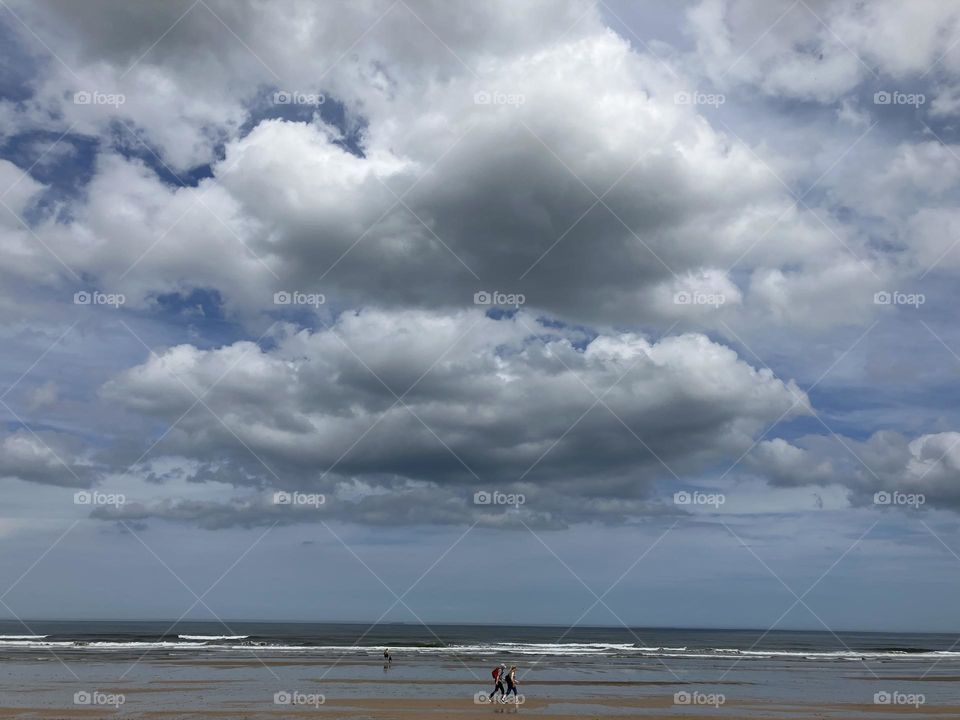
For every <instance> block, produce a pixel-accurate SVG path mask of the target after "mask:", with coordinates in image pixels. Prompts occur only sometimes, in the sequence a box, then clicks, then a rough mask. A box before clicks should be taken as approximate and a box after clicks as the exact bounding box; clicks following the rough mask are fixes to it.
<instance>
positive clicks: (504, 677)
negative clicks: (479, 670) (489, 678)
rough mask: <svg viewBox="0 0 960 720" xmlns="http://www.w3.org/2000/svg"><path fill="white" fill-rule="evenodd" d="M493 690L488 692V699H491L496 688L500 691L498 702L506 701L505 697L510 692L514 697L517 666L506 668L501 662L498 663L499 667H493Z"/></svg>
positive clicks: (495, 692) (515, 694) (515, 695)
mask: <svg viewBox="0 0 960 720" xmlns="http://www.w3.org/2000/svg"><path fill="white" fill-rule="evenodd" d="M491 674H492V675H493V682H494V686H493V692H492V693H490V700H491V701H492V700H493V696H494V695H496V694H497V690H499V691H500V702H506V700H507V698H508V697H509V696H510V693H513V696H514V697H517V666H516V665H514V666H513V667H511V668H510V670H507V666H506V665H504V664H503V663H500V666H499V667H495V668H494V669H493V672H492V673H491Z"/></svg>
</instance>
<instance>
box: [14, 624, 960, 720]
mask: <svg viewBox="0 0 960 720" xmlns="http://www.w3.org/2000/svg"><path fill="white" fill-rule="evenodd" d="M32 626H33V625H32ZM70 627H71V632H73V634H75V635H78V636H79V635H83V633H81V632H80V630H83V631H86V634H85V635H83V637H86V638H88V639H86V640H76V639H74V640H70V639H65V638H67V636H68V632H67V631H66V630H65V629H64V627H63V626H62V625H61V626H57V627H55V628H53V630H55V631H56V632H51V633H50V634H48V635H47V636H46V637H40V636H39V635H36V636H32V637H28V636H24V635H19V636H18V635H13V634H8V635H4V636H3V638H4V639H0V671H2V677H3V693H2V702H0V717H20V718H91V717H139V718H158V719H166V718H186V717H224V718H251V719H255V718H283V717H312V716H316V717H323V718H345V719H346V718H384V719H386V718H411V719H413V718H435V719H436V720H447V719H449V720H453V719H457V718H474V717H488V716H499V715H511V714H517V715H528V716H532V717H538V718H548V719H550V718H554V719H557V720H559V719H561V718H572V717H588V718H604V717H611V718H612V717H618V718H619V717H645V718H675V719H676V718H679V719H683V718H694V717H730V718H733V717H737V718H743V717H749V718H757V719H766V718H769V719H771V720H772V719H774V718H848V717H849V718H856V717H887V716H895V715H909V716H910V717H914V718H924V717H930V718H934V717H955V716H957V715H958V714H960V706H958V704H957V702H956V693H955V687H956V683H957V682H958V680H960V656H958V654H957V653H954V652H953V651H952V650H947V649H946V648H948V647H949V645H948V644H947V643H948V641H949V640H950V638H949V636H933V635H931V636H916V635H914V636H894V635H884V634H879V633H874V634H857V635H850V636H848V637H846V638H842V639H841V642H844V643H847V644H858V646H859V647H861V648H863V649H860V650H854V649H851V650H847V649H836V647H834V646H835V645H836V644H837V642H838V641H837V639H836V638H831V637H830V635H829V634H828V633H770V634H768V635H766V636H763V639H762V641H761V642H759V643H758V642H757V639H758V638H759V637H761V634H760V633H758V632H754V633H748V632H746V631H744V632H739V633H737V632H731V633H717V632H714V633H713V634H710V632H709V631H679V630H677V631H669V630H668V631H664V630H629V631H628V630H624V629H614V628H607V629H577V630H576V631H575V632H569V635H574V636H575V638H574V641H573V642H570V640H571V638H570V637H569V636H568V637H566V638H563V640H562V641H559V642H557V641H556V640H557V637H558V636H559V634H560V633H562V632H563V631H562V630H558V629H556V628H506V629H503V628H491V627H479V628H478V627H470V626H444V627H439V628H437V629H436V630H435V629H433V628H431V629H425V628H423V627H416V626H388V627H382V628H375V629H374V630H372V631H371V629H370V628H369V626H363V625H359V624H358V625H335V624H330V625H316V626H310V625H296V626H292V627H291V626H282V625H278V626H276V627H275V629H274V636H273V637H272V638H270V639H266V638H265V636H264V633H265V632H266V631H267V630H268V629H270V628H273V627H274V626H271V625H248V626H239V627H240V628H242V629H247V630H250V633H251V634H239V635H231V636H224V635H215V634H210V631H211V629H212V626H211V625H210V624H207V625H203V626H200V627H195V628H191V629H190V630H191V632H183V628H178V630H179V632H178V633H177V634H176V635H173V634H166V635H163V636H161V637H159V638H157V639H154V640H146V639H144V637H145V633H147V632H157V628H158V627H160V624H153V625H150V624H140V625H136V626H130V625H126V626H124V625H123V624H113V625H111V624H104V623H100V624H98V625H95V626H83V625H82V624H79V625H78V624H73V625H72V626H70ZM231 628H233V629H237V628H238V625H235V624H231ZM46 629H48V630H50V629H51V627H49V626H48V627H47V628H46ZM364 631H366V632H367V636H366V638H365V640H366V639H369V641H368V642H365V643H362V644H361V643H357V642H356V640H354V642H352V643H351V644H343V645H338V644H331V643H340V642H343V641H344V639H345V638H350V637H355V636H357V635H358V634H360V633H362V632H364ZM57 632H59V634H56V633H57ZM255 632H256V633H257V634H254V633H255ZM641 632H642V633H644V634H645V635H647V636H648V637H650V638H651V639H656V640H669V641H672V642H677V641H681V640H683V641H687V642H688V643H689V642H690V641H691V640H693V639H697V638H701V639H703V640H705V641H706V642H705V643H704V645H711V644H715V643H716V642H717V641H718V640H725V641H726V642H728V643H730V644H731V645H736V644H740V645H746V644H747V641H750V642H751V643H753V644H755V645H757V646H758V647H762V649H760V650H747V647H749V646H747V647H743V648H737V647H729V648H720V647H714V648H712V651H711V650H709V649H708V648H707V647H693V646H691V645H690V644H688V645H667V644H664V645H662V646H658V647H648V646H643V645H638V644H636V643H629V642H610V640H614V639H619V640H628V639H632V638H631V637H630V636H631V635H633V634H637V633H641ZM435 634H438V635H442V636H444V637H446V638H449V639H450V641H449V642H446V641H444V642H437V638H436V637H435V636H434V635H435ZM498 634H502V635H504V636H510V635H513V636H519V637H520V638H521V639H523V640H525V642H512V641H509V640H504V641H501V642H499V643H498V642H494V641H492V640H490V639H489V638H491V637H495V636H497V635H498ZM371 636H372V638H371ZM771 636H773V637H772V639H771ZM548 637H552V638H553V640H554V641H553V642H550V641H545V640H546V639H547V638H548ZM97 638H100V639H97ZM103 638H110V639H103ZM254 638H256V639H254ZM386 638H392V639H394V640H396V639H403V640H404V641H405V642H406V643H407V644H406V645H402V644H397V643H393V644H392V645H391V646H390V647H391V654H392V656H393V658H394V659H393V661H392V662H391V663H389V664H385V663H384V661H383V657H382V652H383V649H384V648H383V646H381V644H380V641H382V640H384V639H386ZM482 638H487V639H486V640H484V639H482ZM924 642H925V643H926V644H927V647H917V645H918V644H919V643H924ZM268 643H269V644H268ZM310 643H312V644H310ZM831 643H832V644H831ZM801 646H803V647H801ZM817 646H820V647H819V649H815V648H816V647H817ZM852 647H853V645H851V648H852ZM938 647H939V648H941V649H937V648H938ZM790 648H792V649H790ZM748 653H749V654H748ZM501 661H502V662H505V663H507V665H508V666H510V665H517V677H518V679H519V683H518V685H519V690H520V697H519V698H518V699H519V700H520V702H511V703H508V704H500V703H499V702H493V703H491V702H489V701H488V700H487V694H488V693H489V692H490V691H491V690H492V689H493V682H492V679H491V676H490V672H491V668H492V667H494V666H495V665H496V664H497V663H498V662H501Z"/></svg>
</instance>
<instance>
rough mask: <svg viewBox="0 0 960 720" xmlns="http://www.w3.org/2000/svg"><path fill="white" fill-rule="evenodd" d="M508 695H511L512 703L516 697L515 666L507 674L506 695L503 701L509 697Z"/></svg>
mask: <svg viewBox="0 0 960 720" xmlns="http://www.w3.org/2000/svg"><path fill="white" fill-rule="evenodd" d="M510 693H513V697H514V701H516V697H517V666H516V665H514V666H513V667H512V668H510V672H508V673H507V693H506V695H505V699H506V698H509V697H510Z"/></svg>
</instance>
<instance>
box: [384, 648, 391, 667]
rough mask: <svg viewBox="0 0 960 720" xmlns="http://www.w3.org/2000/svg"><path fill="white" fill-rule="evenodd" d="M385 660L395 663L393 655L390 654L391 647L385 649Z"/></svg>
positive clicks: (388, 663)
mask: <svg viewBox="0 0 960 720" xmlns="http://www.w3.org/2000/svg"><path fill="white" fill-rule="evenodd" d="M383 662H384V663H386V664H387V665H392V664H393V656H392V655H390V648H384V649H383Z"/></svg>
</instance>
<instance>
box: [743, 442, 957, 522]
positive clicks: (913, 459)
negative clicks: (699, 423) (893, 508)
mask: <svg viewBox="0 0 960 720" xmlns="http://www.w3.org/2000/svg"><path fill="white" fill-rule="evenodd" d="M749 464H750V465H751V466H752V467H753V468H754V469H756V470H758V471H759V472H760V473H762V475H763V476H764V477H766V478H768V479H769V480H771V481H772V482H774V483H776V484H778V485H782V486H801V485H836V486H841V487H845V488H847V489H848V491H849V492H850V498H851V501H852V502H854V503H855V504H875V496H876V494H877V493H888V494H889V493H894V492H900V493H911V494H921V495H923V496H924V503H923V504H924V505H927V506H930V507H939V508H947V509H951V510H957V509H960V433H956V432H941V433H929V434H921V435H918V436H916V437H914V438H913V439H911V438H909V437H908V436H906V435H904V434H902V433H898V432H891V431H881V432H877V433H874V434H873V435H871V436H870V437H868V438H867V439H866V440H863V441H857V440H854V439H851V438H841V437H837V438H825V437H814V436H811V437H805V438H802V439H801V440H799V441H797V443H796V444H793V443H790V442H787V441H785V440H782V439H775V440H769V441H763V442H761V443H759V445H758V446H757V448H756V450H755V451H754V452H753V453H751V456H750V461H749ZM881 503H883V501H882V500H881Z"/></svg>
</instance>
